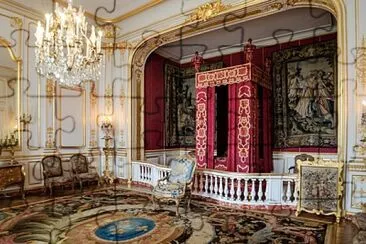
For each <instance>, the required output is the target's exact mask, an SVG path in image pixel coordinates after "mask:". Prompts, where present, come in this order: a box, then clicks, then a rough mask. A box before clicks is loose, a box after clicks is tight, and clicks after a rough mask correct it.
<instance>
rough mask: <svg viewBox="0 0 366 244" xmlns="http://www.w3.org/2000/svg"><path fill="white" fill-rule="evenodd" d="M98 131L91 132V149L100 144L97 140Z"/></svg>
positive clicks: (92, 130)
mask: <svg viewBox="0 0 366 244" xmlns="http://www.w3.org/2000/svg"><path fill="white" fill-rule="evenodd" d="M96 134H97V133H96V130H95V129H91V130H90V141H89V147H90V148H95V147H98V142H97V140H96Z"/></svg>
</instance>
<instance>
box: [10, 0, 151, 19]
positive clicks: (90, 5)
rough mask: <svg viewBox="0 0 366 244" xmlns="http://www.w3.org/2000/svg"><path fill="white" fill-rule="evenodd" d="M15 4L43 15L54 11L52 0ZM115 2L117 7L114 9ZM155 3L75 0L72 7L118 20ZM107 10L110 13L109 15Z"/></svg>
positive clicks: (25, 0) (120, 0) (144, 0)
mask: <svg viewBox="0 0 366 244" xmlns="http://www.w3.org/2000/svg"><path fill="white" fill-rule="evenodd" d="M14 2H17V3H20V4H22V5H25V6H27V7H29V8H32V9H35V10H37V11H39V12H42V13H48V12H50V11H52V8H53V3H52V2H53V1H52V0H14ZM57 2H65V3H66V2H67V0H57ZM114 2H116V6H115V8H114ZM150 2H154V1H153V0H73V1H72V5H73V6H74V7H79V6H80V5H81V6H82V7H83V8H84V9H85V10H86V11H87V12H89V13H90V14H93V15H94V14H95V13H96V11H97V9H98V8H99V10H98V13H97V14H98V15H97V16H98V17H102V18H108V19H111V18H116V17H118V16H121V15H124V14H126V13H128V12H130V11H133V10H135V9H137V8H139V7H141V6H144V5H145V4H148V3H150ZM106 10H108V11H110V13H108V12H107V11H106Z"/></svg>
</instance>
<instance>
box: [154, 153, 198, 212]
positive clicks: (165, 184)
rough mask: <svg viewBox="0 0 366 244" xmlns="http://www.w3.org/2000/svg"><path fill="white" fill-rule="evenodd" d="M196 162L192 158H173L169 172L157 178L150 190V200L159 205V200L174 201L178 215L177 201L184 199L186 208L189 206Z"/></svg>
mask: <svg viewBox="0 0 366 244" xmlns="http://www.w3.org/2000/svg"><path fill="white" fill-rule="evenodd" d="M195 168H196V163H195V161H194V159H193V158H190V157H189V158H180V159H173V160H172V162H171V163H170V169H171V171H170V173H169V174H168V175H167V176H166V177H164V178H162V179H159V180H158V182H157V185H156V186H155V187H154V188H153V191H152V201H153V204H154V206H155V204H156V202H157V203H158V205H159V206H160V201H161V200H165V201H174V202H175V204H176V215H177V216H179V203H180V201H181V200H183V199H184V200H185V201H186V210H187V208H188V209H189V207H190V202H191V194H192V186H193V175H194V170H195Z"/></svg>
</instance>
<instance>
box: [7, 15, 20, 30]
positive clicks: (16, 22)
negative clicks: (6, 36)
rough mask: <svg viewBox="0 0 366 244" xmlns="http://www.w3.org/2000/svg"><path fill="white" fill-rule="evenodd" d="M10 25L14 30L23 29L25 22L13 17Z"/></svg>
mask: <svg viewBox="0 0 366 244" xmlns="http://www.w3.org/2000/svg"><path fill="white" fill-rule="evenodd" d="M10 25H11V26H12V27H14V28H18V29H21V28H22V27H23V20H22V19H21V18H19V17H15V16H14V17H11V21H10Z"/></svg>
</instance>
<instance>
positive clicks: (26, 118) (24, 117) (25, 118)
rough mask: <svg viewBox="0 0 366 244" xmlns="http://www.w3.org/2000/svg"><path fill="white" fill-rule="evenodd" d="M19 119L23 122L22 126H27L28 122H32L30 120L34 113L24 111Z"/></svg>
mask: <svg viewBox="0 0 366 244" xmlns="http://www.w3.org/2000/svg"><path fill="white" fill-rule="evenodd" d="M19 121H20V123H21V124H22V128H24V127H26V126H27V125H28V124H30V122H31V121H32V115H30V114H26V113H23V114H22V115H21V116H20V117H19Z"/></svg>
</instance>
